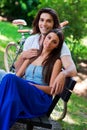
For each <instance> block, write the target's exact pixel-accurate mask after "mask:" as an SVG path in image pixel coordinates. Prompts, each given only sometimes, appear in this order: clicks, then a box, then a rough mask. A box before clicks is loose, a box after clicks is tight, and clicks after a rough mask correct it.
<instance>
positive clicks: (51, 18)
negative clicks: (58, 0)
mask: <svg viewBox="0 0 87 130" xmlns="http://www.w3.org/2000/svg"><path fill="white" fill-rule="evenodd" d="M58 27H60V23H59V19H58V16H57V14H56V12H55V11H54V10H53V9H51V8H43V9H41V10H40V11H39V12H38V14H37V16H36V18H35V20H34V22H33V33H47V32H48V31H49V30H51V29H53V28H58ZM41 31H42V32H41Z"/></svg>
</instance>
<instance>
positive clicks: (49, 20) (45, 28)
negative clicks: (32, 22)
mask: <svg viewBox="0 0 87 130" xmlns="http://www.w3.org/2000/svg"><path fill="white" fill-rule="evenodd" d="M53 25H54V21H53V17H52V16H51V15H50V14H48V13H42V14H41V15H40V19H39V23H38V26H39V29H40V32H41V34H44V35H45V34H47V33H48V32H49V31H50V30H51V29H53Z"/></svg>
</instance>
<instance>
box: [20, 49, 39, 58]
mask: <svg viewBox="0 0 87 130" xmlns="http://www.w3.org/2000/svg"><path fill="white" fill-rule="evenodd" d="M37 54H38V49H30V50H27V51H23V52H22V58H23V59H30V58H33V57H35V56H37Z"/></svg>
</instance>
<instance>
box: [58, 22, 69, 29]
mask: <svg viewBox="0 0 87 130" xmlns="http://www.w3.org/2000/svg"><path fill="white" fill-rule="evenodd" d="M67 24H69V22H68V21H64V22H61V23H60V27H61V28H62V27H64V26H66V25H67Z"/></svg>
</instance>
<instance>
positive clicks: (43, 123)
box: [17, 78, 76, 130]
mask: <svg viewBox="0 0 87 130" xmlns="http://www.w3.org/2000/svg"><path fill="white" fill-rule="evenodd" d="M75 84H76V81H75V80H74V79H73V78H66V82H65V86H64V90H63V92H62V93H61V94H60V95H56V96H55V97H54V98H53V101H52V104H51V106H50V108H49V110H48V112H47V113H46V114H45V115H43V116H41V117H37V118H33V119H19V120H18V121H17V122H19V123H22V124H26V126H27V128H26V129H27V130H33V128H34V126H37V127H43V128H48V129H51V128H52V124H51V122H50V120H49V117H50V115H51V113H52V111H53V109H54V108H55V106H56V104H57V102H58V100H59V99H60V98H62V99H63V100H64V101H65V102H68V100H69V99H70V96H71V94H72V90H73V88H74V86H75Z"/></svg>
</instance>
